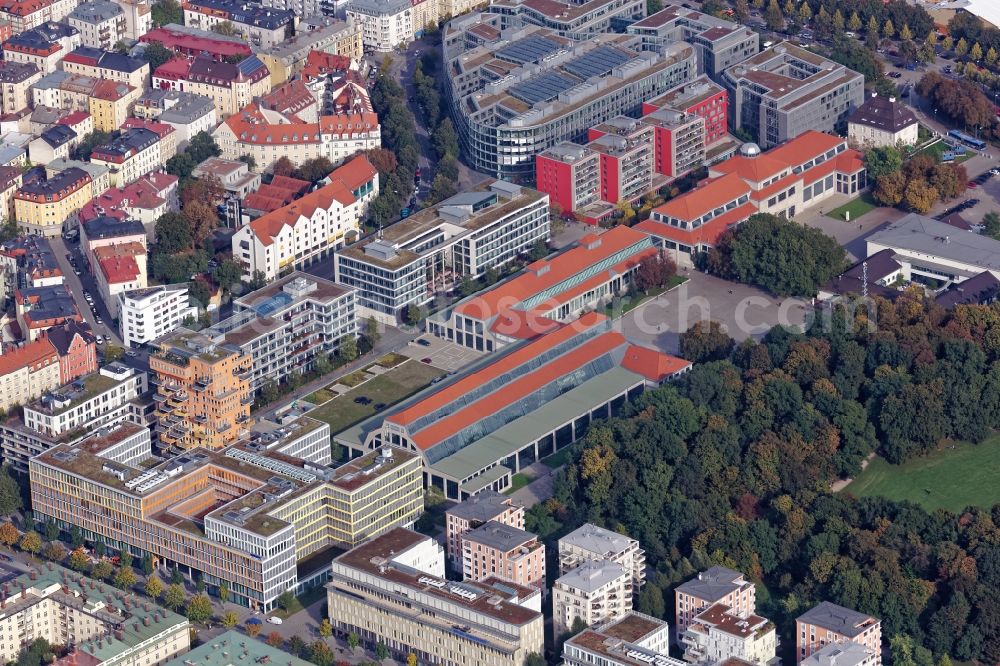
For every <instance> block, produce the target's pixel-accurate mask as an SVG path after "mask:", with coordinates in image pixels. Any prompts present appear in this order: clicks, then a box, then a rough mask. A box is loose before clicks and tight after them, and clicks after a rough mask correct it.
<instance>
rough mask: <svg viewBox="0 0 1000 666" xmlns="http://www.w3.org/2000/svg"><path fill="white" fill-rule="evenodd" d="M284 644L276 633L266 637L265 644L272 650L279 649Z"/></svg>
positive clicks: (282, 639) (283, 640) (273, 632)
mask: <svg viewBox="0 0 1000 666" xmlns="http://www.w3.org/2000/svg"><path fill="white" fill-rule="evenodd" d="M284 642H285V639H284V638H282V637H281V634H279V633H278V632H277V631H272V632H271V633H269V634H268V635H267V644H268V645H270V646H271V647H273V648H280V647H281V646H282V644H283V643H284Z"/></svg>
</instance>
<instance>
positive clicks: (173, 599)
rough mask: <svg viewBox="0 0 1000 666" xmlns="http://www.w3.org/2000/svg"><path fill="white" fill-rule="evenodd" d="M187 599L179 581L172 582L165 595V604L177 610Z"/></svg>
mask: <svg viewBox="0 0 1000 666" xmlns="http://www.w3.org/2000/svg"><path fill="white" fill-rule="evenodd" d="M186 599H187V594H186V593H185V592H184V588H183V587H182V586H181V585H180V584H179V583H171V584H170V585H169V586H168V587H167V591H166V592H165V593H164V595H163V605H164V606H166V607H167V608H169V609H170V610H173V611H175V610H177V609H178V608H180V607H181V606H183V605H184V601H185V600H186Z"/></svg>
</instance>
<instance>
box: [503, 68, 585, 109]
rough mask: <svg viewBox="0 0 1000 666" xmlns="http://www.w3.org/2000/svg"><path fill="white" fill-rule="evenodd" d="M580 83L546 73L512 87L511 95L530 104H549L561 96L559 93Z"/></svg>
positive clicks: (555, 74) (554, 73)
mask: <svg viewBox="0 0 1000 666" xmlns="http://www.w3.org/2000/svg"><path fill="white" fill-rule="evenodd" d="M578 83H579V82H578V81H574V80H573V79H571V78H569V77H568V76H564V75H562V74H559V73H558V72H545V73H544V74H539V75H538V76H533V77H532V78H530V79H528V80H527V81H525V82H524V83H519V84H517V85H516V86H511V87H510V90H509V92H510V94H511V95H513V96H514V97H516V98H518V99H519V100H521V101H523V102H527V103H528V104H538V103H539V102H548V101H550V100H553V99H555V98H556V97H558V96H559V93H561V92H563V91H565V90H569V89H570V88H572V87H573V86H575V85H577V84H578Z"/></svg>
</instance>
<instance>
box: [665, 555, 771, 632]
mask: <svg viewBox="0 0 1000 666" xmlns="http://www.w3.org/2000/svg"><path fill="white" fill-rule="evenodd" d="M715 604H724V605H725V606H726V607H727V608H728V609H729V611H730V612H732V613H735V614H736V615H740V616H742V617H749V616H750V615H753V613H754V612H755V610H756V607H757V588H756V587H755V586H754V584H753V583H751V582H749V581H748V580H747V579H746V578H745V577H744V575H743V574H741V573H740V572H739V571H733V570H732V569H727V568H725V567H712V568H711V569H708V570H707V571H702V572H700V573H699V574H698V575H697V577H695V578H692V579H691V580H689V581H687V582H686V583H682V584H680V585H678V586H677V587H676V588H674V610H675V613H676V615H675V617H676V623H677V637H678V641H680V639H681V636H682V635H683V634H684V632H685V631H687V629H688V627H689V626H691V624H693V623H694V621H695V618H696V617H697V616H698V615H700V614H701V613H702V611H704V610H706V609H708V608H709V607H711V606H714V605H715Z"/></svg>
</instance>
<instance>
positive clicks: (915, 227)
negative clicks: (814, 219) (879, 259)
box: [867, 213, 1000, 271]
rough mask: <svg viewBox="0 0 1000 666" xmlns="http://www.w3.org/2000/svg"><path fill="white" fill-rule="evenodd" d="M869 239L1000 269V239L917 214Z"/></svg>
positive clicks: (913, 250) (894, 246) (902, 219)
mask: <svg viewBox="0 0 1000 666" xmlns="http://www.w3.org/2000/svg"><path fill="white" fill-rule="evenodd" d="M867 242H868V244H869V246H870V245H872V244H877V245H883V246H885V247H891V248H893V249H896V250H908V251H910V252H918V253H921V254H925V255H930V256H932V257H941V258H944V259H948V260H950V261H955V262H958V263H962V264H971V265H973V266H979V267H980V268H984V269H988V270H992V271H1000V241H997V240H993V239H992V238H990V237H989V236H981V235H979V234H976V233H972V232H970V231H962V230H960V229H956V228H955V227H953V226H951V225H950V224H945V223H944V222H938V221H937V220H932V219H931V218H929V217H924V216H923V215H917V214H916V213H910V214H909V215H906V216H905V217H901V218H900V219H898V220H897V221H896V222H893V223H892V224H890V225H889V226H888V227H886V228H885V229H882V230H880V231H876V232H875V233H874V234H872V235H871V236H869V237H868V239H867ZM869 254H874V253H873V252H869Z"/></svg>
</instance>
